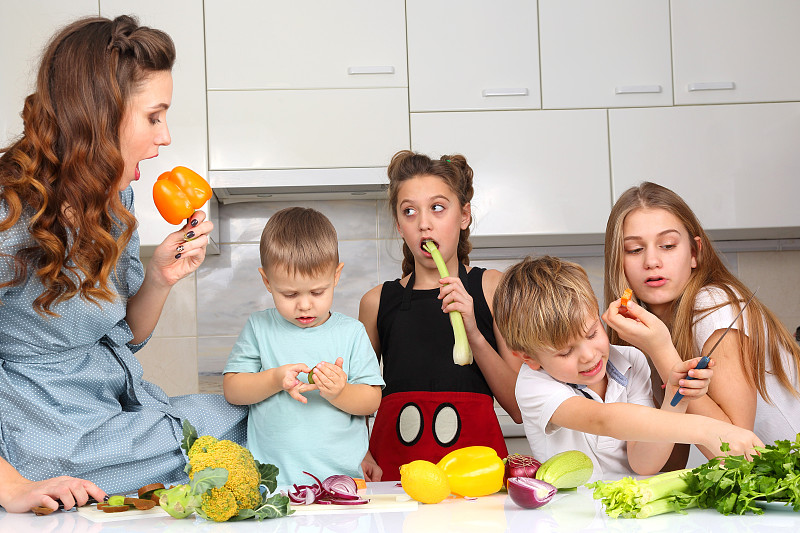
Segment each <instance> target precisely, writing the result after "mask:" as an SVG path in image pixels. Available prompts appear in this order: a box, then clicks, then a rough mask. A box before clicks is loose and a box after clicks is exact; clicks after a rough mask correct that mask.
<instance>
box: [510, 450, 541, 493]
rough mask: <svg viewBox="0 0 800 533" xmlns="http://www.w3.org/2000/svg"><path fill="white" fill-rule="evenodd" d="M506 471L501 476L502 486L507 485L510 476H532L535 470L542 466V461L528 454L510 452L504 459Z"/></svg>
mask: <svg viewBox="0 0 800 533" xmlns="http://www.w3.org/2000/svg"><path fill="white" fill-rule="evenodd" d="M505 463H506V473H505V477H504V478H503V486H507V485H508V478H511V477H533V476H535V475H536V471H537V470H539V467H540V466H542V463H540V462H539V461H537V460H536V459H534V458H533V457H531V456H530V455H522V454H519V453H512V454H511V455H509V456H508V457H506V460H505Z"/></svg>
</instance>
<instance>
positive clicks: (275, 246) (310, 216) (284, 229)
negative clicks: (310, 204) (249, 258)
mask: <svg viewBox="0 0 800 533" xmlns="http://www.w3.org/2000/svg"><path fill="white" fill-rule="evenodd" d="M260 251H261V267H262V268H263V269H264V272H267V271H268V270H269V269H270V268H272V269H275V268H278V267H285V268H286V272H288V273H289V274H292V275H295V274H300V275H301V276H317V275H320V274H323V273H326V272H327V271H328V270H329V269H330V268H335V267H336V265H338V264H339V243H338V241H337V239H336V229H335V228H334V227H333V224H331V221H330V220H328V217H326V216H325V215H323V214H322V213H320V212H319V211H316V210H314V209H308V208H305V207H288V208H286V209H282V210H280V211H278V212H277V213H275V214H274V215H272V216H271V217H270V219H269V220H268V221H267V224H266V225H265V226H264V231H263V232H261V245H260Z"/></svg>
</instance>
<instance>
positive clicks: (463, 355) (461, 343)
mask: <svg viewBox="0 0 800 533" xmlns="http://www.w3.org/2000/svg"><path fill="white" fill-rule="evenodd" d="M423 247H424V248H425V249H426V250H427V251H428V253H429V254H431V257H432V258H433V262H434V263H436V268H437V269H439V275H440V276H442V277H443V278H446V277H448V276H450V272H448V270H447V265H445V264H444V258H443V257H442V254H441V252H439V249H438V248H436V245H435V244H434V243H433V241H425V244H423ZM450 325H451V326H453V336H454V337H455V339H456V342H455V344H454V345H453V362H454V363H455V364H457V365H461V366H464V365H471V364H472V349H470V347H469V340H468V339H467V331H466V330H465V329H464V319H463V318H462V317H461V313H459V312H458V311H450Z"/></svg>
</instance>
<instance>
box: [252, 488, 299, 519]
mask: <svg viewBox="0 0 800 533" xmlns="http://www.w3.org/2000/svg"><path fill="white" fill-rule="evenodd" d="M290 503H291V502H290V500H289V497H288V496H284V495H283V494H275V495H274V496H272V497H270V498H269V499H267V500H266V501H265V502H264V503H262V504H261V505H259V506H258V508H257V509H255V510H254V511H255V518H256V519H257V520H263V519H265V518H280V517H282V516H289V515H290V514H292V513H294V510H293V509H291V508H290V507H289V504H290Z"/></svg>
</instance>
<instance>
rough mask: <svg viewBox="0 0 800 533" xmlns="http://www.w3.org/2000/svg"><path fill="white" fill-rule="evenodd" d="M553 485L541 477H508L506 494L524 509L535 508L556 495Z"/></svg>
mask: <svg viewBox="0 0 800 533" xmlns="http://www.w3.org/2000/svg"><path fill="white" fill-rule="evenodd" d="M557 491H558V489H556V488H555V487H554V486H553V485H551V484H550V483H548V482H546V481H542V480H541V479H533V478H530V477H510V478H508V496H509V497H510V498H511V501H513V502H514V503H516V504H517V505H519V506H520V507H524V508H525V509H537V508H539V507H541V506H542V505H544V504H546V503H547V502H549V501H550V500H552V499H553V496H555V495H556V492H557Z"/></svg>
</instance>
